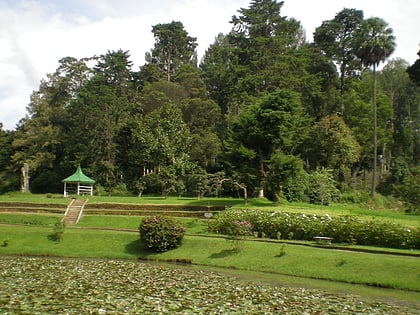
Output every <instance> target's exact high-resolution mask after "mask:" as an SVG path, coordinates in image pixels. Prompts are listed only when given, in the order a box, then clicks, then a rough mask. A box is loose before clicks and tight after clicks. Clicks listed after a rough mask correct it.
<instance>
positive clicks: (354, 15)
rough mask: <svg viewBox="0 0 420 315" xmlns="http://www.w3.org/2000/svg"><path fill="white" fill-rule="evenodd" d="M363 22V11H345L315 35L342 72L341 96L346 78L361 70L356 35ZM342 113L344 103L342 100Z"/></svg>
mask: <svg viewBox="0 0 420 315" xmlns="http://www.w3.org/2000/svg"><path fill="white" fill-rule="evenodd" d="M362 21H363V11H361V10H356V9H347V8H345V9H343V10H341V11H340V12H339V13H337V14H336V15H335V17H334V19H332V20H329V21H324V22H323V23H322V25H321V26H319V27H317V28H316V30H315V33H314V43H315V46H316V47H318V48H319V49H320V50H321V51H322V52H323V53H324V54H325V55H326V56H328V57H329V58H331V59H332V60H333V61H334V62H335V63H336V64H337V66H338V68H339V72H340V94H341V96H343V95H344V91H345V85H346V83H345V82H346V77H348V76H351V75H353V73H354V72H355V71H357V70H359V69H360V61H359V60H358V59H357V57H356V55H355V49H354V41H355V33H356V31H357V30H358V29H359V28H360V26H361V24H362ZM341 113H342V114H343V113H344V102H343V100H341Z"/></svg>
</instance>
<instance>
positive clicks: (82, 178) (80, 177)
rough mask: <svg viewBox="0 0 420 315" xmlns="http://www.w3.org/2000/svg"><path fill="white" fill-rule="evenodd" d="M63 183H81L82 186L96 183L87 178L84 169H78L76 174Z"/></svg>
mask: <svg viewBox="0 0 420 315" xmlns="http://www.w3.org/2000/svg"><path fill="white" fill-rule="evenodd" d="M62 182H63V183H81V184H94V183H95V181H94V180H93V179H92V178H89V177H87V176H86V175H85V174H83V171H82V168H81V167H80V164H79V166H78V167H77V170H76V172H75V173H74V174H73V175H70V176H69V177H67V178H65V179H63V180H62Z"/></svg>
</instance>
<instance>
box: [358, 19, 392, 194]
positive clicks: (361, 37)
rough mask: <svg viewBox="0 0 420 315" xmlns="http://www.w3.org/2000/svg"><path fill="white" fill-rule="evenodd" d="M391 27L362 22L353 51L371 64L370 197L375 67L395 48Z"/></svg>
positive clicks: (375, 21)
mask: <svg viewBox="0 0 420 315" xmlns="http://www.w3.org/2000/svg"><path fill="white" fill-rule="evenodd" d="M392 33H393V31H392V28H389V27H388V23H386V22H385V21H384V20H382V19H380V18H377V17H372V18H369V19H366V20H364V21H363V23H362V27H361V28H360V29H359V30H358V32H357V35H356V41H355V43H356V47H355V53H356V56H357V57H358V58H360V61H361V62H362V63H363V65H364V66H365V67H370V66H373V83H372V84H373V87H372V111H373V173H372V188H371V194H370V195H371V197H372V198H373V197H374V196H375V188H376V165H377V161H378V144H377V134H376V68H377V66H378V65H379V63H380V62H381V61H384V60H385V59H386V58H388V57H389V56H390V55H391V54H392V53H393V52H394V50H395V37H394V36H393V35H392Z"/></svg>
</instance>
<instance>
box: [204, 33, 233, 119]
mask: <svg viewBox="0 0 420 315" xmlns="http://www.w3.org/2000/svg"><path fill="white" fill-rule="evenodd" d="M235 59H236V56H234V54H233V45H231V44H230V43H229V38H228V36H226V35H224V34H222V33H220V34H219V35H217V37H216V38H215V41H214V43H213V44H211V45H210V46H209V48H208V49H207V50H206V52H205V53H204V56H203V59H202V61H201V63H200V70H201V73H202V77H203V81H204V83H205V86H206V88H207V91H208V94H209V97H210V98H211V99H212V100H214V101H215V102H216V103H217V104H218V105H219V106H220V109H221V112H222V114H223V115H225V114H227V113H229V112H232V106H233V103H234V102H233V100H232V89H233V88H234V85H235V82H236V80H235V76H236V75H235V71H234V68H233V67H232V65H233V64H234V63H235Z"/></svg>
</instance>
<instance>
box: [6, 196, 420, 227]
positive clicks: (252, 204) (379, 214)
mask: <svg viewBox="0 0 420 315" xmlns="http://www.w3.org/2000/svg"><path fill="white" fill-rule="evenodd" d="M79 198H86V199H89V203H90V204H92V203H129V204H130V203H131V204H151V205H162V204H168V205H198V206H221V205H224V206H231V207H237V208H251V209H254V208H255V209H260V210H266V211H274V210H280V211H284V212H294V213H305V214H317V215H322V214H329V215H330V216H341V215H352V216H355V217H357V218H359V219H361V220H372V219H381V220H387V221H392V222H394V223H397V224H400V225H403V226H407V227H412V228H420V216H415V215H407V214H405V213H404V212H402V211H396V210H385V209H381V210H369V209H366V208H364V207H363V206H361V205H358V204H331V205H329V206H323V207H322V208H321V207H320V206H319V205H315V204H307V203H288V202H283V203H281V204H277V203H273V202H271V201H269V200H266V199H250V200H249V201H248V205H246V206H245V205H244V202H243V200H242V199H239V198H236V199H235V198H203V199H200V200H199V199H197V198H194V197H181V198H178V197H168V198H166V199H165V198H163V197H153V196H144V197H141V198H140V197H134V196H123V197H117V196H84V197H79ZM1 202H30V203H50V204H51V203H53V204H54V203H56V204H65V205H67V204H68V203H69V202H70V198H63V196H62V195H50V194H45V195H44V194H22V193H9V194H4V195H0V203H1Z"/></svg>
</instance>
